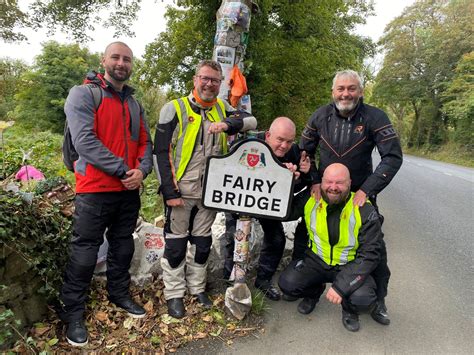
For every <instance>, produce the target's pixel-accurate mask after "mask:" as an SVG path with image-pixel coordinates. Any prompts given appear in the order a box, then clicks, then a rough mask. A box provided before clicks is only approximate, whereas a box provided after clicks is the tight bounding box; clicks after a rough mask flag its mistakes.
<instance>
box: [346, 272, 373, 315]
mask: <svg viewBox="0 0 474 355" xmlns="http://www.w3.org/2000/svg"><path fill="white" fill-rule="evenodd" d="M376 300H377V294H376V292H375V283H374V281H373V280H370V281H369V282H366V284H364V285H362V286H361V287H360V288H358V289H357V290H355V291H354V292H353V293H352V295H350V297H349V301H350V303H351V305H353V306H354V307H356V308H357V309H358V310H359V311H367V310H369V308H370V306H371V305H372V304H374V303H375V301H376Z"/></svg>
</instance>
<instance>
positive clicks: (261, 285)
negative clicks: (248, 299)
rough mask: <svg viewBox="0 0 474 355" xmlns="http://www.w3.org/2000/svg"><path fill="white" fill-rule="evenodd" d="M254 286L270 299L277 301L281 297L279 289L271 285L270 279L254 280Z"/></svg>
mask: <svg viewBox="0 0 474 355" xmlns="http://www.w3.org/2000/svg"><path fill="white" fill-rule="evenodd" d="M255 287H256V288H258V289H259V290H260V291H262V292H263V294H264V295H265V296H266V297H267V298H268V299H270V300H272V301H279V300H280V298H281V293H280V290H278V289H277V288H276V287H275V286H273V285H272V283H271V281H270V280H259V279H256V280H255Z"/></svg>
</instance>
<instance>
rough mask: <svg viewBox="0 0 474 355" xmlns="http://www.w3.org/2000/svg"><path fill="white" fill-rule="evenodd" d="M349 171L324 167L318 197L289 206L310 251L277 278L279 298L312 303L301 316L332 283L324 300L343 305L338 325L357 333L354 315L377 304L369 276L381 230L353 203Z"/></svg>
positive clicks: (368, 208)
mask: <svg viewBox="0 0 474 355" xmlns="http://www.w3.org/2000/svg"><path fill="white" fill-rule="evenodd" d="M350 187H351V179H350V175H349V169H348V168H347V167H346V166H345V165H343V164H340V163H334V164H331V165H329V166H328V167H327V168H326V169H325V171H324V175H323V177H322V182H321V198H319V199H318V200H317V199H316V198H315V197H314V195H312V196H310V193H309V191H308V192H307V193H306V194H305V195H304V196H302V194H301V195H300V196H299V198H298V199H296V200H295V201H294V207H293V211H292V216H291V217H290V219H294V218H297V217H300V216H303V217H304V220H305V223H306V227H307V229H308V233H309V248H308V249H307V250H306V254H305V257H304V259H303V260H300V261H298V262H292V263H291V264H290V265H289V266H288V267H287V268H286V269H285V271H283V273H282V274H281V276H280V279H279V286H280V288H281V290H282V291H283V293H285V294H287V295H290V296H293V297H305V298H307V299H313V300H314V302H311V303H308V307H306V308H302V307H298V311H299V312H300V313H304V314H309V313H311V312H312V311H313V310H314V307H315V306H316V303H317V302H318V300H319V297H320V296H321V294H322V293H323V292H324V284H325V283H332V285H331V287H330V288H329V290H328V292H327V294H326V299H327V300H328V301H329V302H331V303H333V304H340V305H342V323H343V325H344V327H345V328H346V329H347V330H349V331H352V332H356V331H358V330H359V327H360V324H359V317H358V312H361V311H370V310H371V309H372V308H373V306H374V304H375V302H376V300H377V296H376V284H375V281H374V279H373V277H372V276H371V273H372V272H373V271H374V270H375V268H376V267H377V265H378V263H379V260H380V249H381V236H382V234H381V227H380V222H379V217H378V214H377V212H376V210H375V209H374V207H373V206H372V205H371V204H370V203H366V204H364V205H363V206H358V205H357V204H354V201H353V200H354V196H355V193H354V192H351V190H350Z"/></svg>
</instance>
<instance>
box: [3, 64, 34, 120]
mask: <svg viewBox="0 0 474 355" xmlns="http://www.w3.org/2000/svg"><path fill="white" fill-rule="evenodd" d="M27 68H28V67H27V65H26V64H25V63H24V62H22V61H21V60H17V59H10V58H0V120H2V121H6V120H7V115H8V112H10V111H12V110H13V109H14V108H15V101H14V95H15V94H16V92H17V90H18V86H19V84H20V77H21V75H22V74H23V73H24V72H25V71H26V70H27Z"/></svg>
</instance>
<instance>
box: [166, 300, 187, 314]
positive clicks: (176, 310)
mask: <svg viewBox="0 0 474 355" xmlns="http://www.w3.org/2000/svg"><path fill="white" fill-rule="evenodd" d="M166 304H167V305H168V314H169V315H170V316H171V317H174V318H183V317H184V303H183V299H182V298H172V299H169V300H167V301H166Z"/></svg>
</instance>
